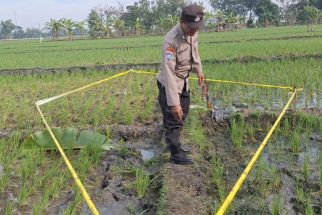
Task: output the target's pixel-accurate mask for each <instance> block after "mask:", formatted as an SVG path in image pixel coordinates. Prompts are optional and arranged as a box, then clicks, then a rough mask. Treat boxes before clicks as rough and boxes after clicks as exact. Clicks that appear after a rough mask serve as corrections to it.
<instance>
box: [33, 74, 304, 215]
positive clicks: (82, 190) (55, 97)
mask: <svg viewBox="0 0 322 215" xmlns="http://www.w3.org/2000/svg"><path fill="white" fill-rule="evenodd" d="M129 73H137V74H148V75H156V74H157V73H154V72H146V71H139V70H128V71H125V72H121V73H118V74H116V75H113V76H111V77H109V78H106V79H103V80H100V81H97V82H94V83H92V84H88V85H86V86H84V87H81V88H77V89H74V90H71V91H68V92H66V93H62V94H60V95H57V96H53V97H50V98H46V99H41V100H37V101H36V102H35V104H36V107H37V110H38V112H39V113H40V116H41V118H42V120H43V122H44V124H45V126H46V129H47V130H48V132H49V134H50V136H51V137H52V139H53V140H54V143H55V145H56V147H57V148H58V150H59V152H60V154H61V156H62V157H63V159H64V161H65V163H66V165H67V167H68V169H69V171H70V172H71V174H72V176H73V178H74V181H75V183H76V184H77V186H78V188H79V189H80V191H81V193H82V195H83V198H84V200H85V201H86V203H87V205H88V207H89V208H90V210H91V212H92V214H95V215H97V214H99V212H98V211H97V209H96V207H95V205H94V204H93V202H92V200H91V198H90V196H89V195H88V193H87V191H86V189H85V187H84V186H83V184H82V182H81V180H80V179H79V177H78V175H77V174H76V172H75V170H74V168H73V166H72V165H71V163H70V161H69V160H68V158H67V156H66V154H65V153H64V150H63V149H62V148H61V146H60V144H59V142H58V141H57V139H56V137H55V135H54V134H53V132H52V130H51V128H50V126H49V125H48V123H47V121H46V119H45V117H44V115H43V113H42V111H41V110H40V106H41V105H43V104H46V103H48V102H51V101H53V100H56V99H58V98H61V97H64V96H67V95H69V94H72V93H75V92H78V91H81V90H85V89H88V88H90V87H93V86H96V85H98V84H101V83H103V82H106V81H109V80H112V79H114V78H117V77H121V76H125V75H128V74H129ZM191 79H193V80H196V79H197V78H191ZM205 81H209V82H218V83H231V84H241V85H248V86H258V87H269V88H281V89H293V88H292V87H284V86H274V85H264V84H253V83H246V82H238V81H224V80H214V79H205ZM299 90H302V89H299ZM299 90H295V92H294V93H293V95H292V98H291V99H293V98H294V95H295V93H296V92H297V91H299ZM290 101H291V100H290ZM290 101H289V103H290ZM289 103H288V105H287V107H288V106H289ZM286 109H287V108H286ZM285 111H286V110H285ZM285 111H284V110H283V112H285ZM283 112H282V113H283ZM283 115H284V114H283ZM279 120H280V119H279ZM275 127H276V126H275ZM264 141H265V140H264ZM256 159H257V158H256ZM255 161H256V160H255ZM238 189H239V188H238ZM236 192H237V190H236ZM234 195H235V194H234ZM227 198H228V197H227ZM231 201H232V199H231V200H230V201H229V202H228V204H229V203H230V202H231ZM225 202H226V201H225ZM223 206H224V205H223ZM227 207H228V205H227V206H226V207H225V208H227Z"/></svg>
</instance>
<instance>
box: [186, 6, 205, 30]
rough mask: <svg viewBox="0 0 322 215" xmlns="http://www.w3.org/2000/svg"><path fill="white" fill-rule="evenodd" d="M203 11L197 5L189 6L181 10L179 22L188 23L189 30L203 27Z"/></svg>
mask: <svg viewBox="0 0 322 215" xmlns="http://www.w3.org/2000/svg"><path fill="white" fill-rule="evenodd" d="M203 15H204V13H203V9H202V7H201V6H199V5H197V4H190V5H188V6H185V7H184V8H182V14H181V21H185V22H187V23H188V26H189V27H190V28H200V27H202V26H203V24H204V22H203Z"/></svg>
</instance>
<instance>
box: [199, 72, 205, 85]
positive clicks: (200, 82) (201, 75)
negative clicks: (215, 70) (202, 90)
mask: <svg viewBox="0 0 322 215" xmlns="http://www.w3.org/2000/svg"><path fill="white" fill-rule="evenodd" d="M197 76H198V85H199V86H202V85H203V81H204V80H205V76H204V75H203V73H202V72H198V73H197Z"/></svg>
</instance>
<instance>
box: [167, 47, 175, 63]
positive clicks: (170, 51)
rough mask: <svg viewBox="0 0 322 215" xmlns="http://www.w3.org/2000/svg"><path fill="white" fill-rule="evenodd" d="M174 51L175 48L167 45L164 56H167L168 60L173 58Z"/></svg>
mask: <svg viewBox="0 0 322 215" xmlns="http://www.w3.org/2000/svg"><path fill="white" fill-rule="evenodd" d="M174 52H175V50H174V48H173V47H172V46H168V47H167V49H166V56H167V60H168V61H171V60H172V59H173V55H174Z"/></svg>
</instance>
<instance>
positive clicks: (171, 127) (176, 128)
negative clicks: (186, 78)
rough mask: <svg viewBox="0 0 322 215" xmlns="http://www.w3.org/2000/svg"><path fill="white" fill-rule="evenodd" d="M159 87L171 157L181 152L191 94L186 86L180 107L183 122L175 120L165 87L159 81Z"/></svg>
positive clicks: (181, 96) (181, 95)
mask: <svg viewBox="0 0 322 215" xmlns="http://www.w3.org/2000/svg"><path fill="white" fill-rule="evenodd" d="M157 85H158V88H159V97H158V99H159V103H160V106H161V110H162V114H163V126H164V128H165V130H166V131H165V138H166V143H167V144H168V146H169V149H170V151H171V155H175V154H178V153H180V152H181V150H180V148H181V147H180V141H179V139H180V132H181V130H182V127H183V123H184V120H185V119H186V118H187V115H188V113H189V106H190V92H189V91H187V90H186V84H185V85H184V87H183V91H182V93H181V94H180V95H179V96H180V105H181V108H182V112H183V120H182V121H179V120H177V119H176V118H174V116H173V114H172V112H171V107H170V106H168V104H167V97H166V91H165V87H164V86H163V85H162V84H161V83H160V82H159V81H157Z"/></svg>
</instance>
